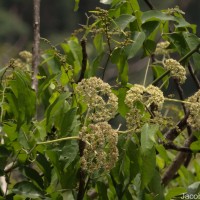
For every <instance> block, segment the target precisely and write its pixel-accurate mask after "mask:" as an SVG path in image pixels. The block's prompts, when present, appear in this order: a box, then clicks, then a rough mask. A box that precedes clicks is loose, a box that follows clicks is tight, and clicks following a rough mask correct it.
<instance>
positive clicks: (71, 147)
mask: <svg viewBox="0 0 200 200" xmlns="http://www.w3.org/2000/svg"><path fill="white" fill-rule="evenodd" d="M78 152H79V148H78V142H77V141H66V142H65V144H64V147H63V148H62V150H61V152H60V158H59V160H60V161H64V163H65V164H64V170H65V169H66V168H68V166H69V165H71V163H72V162H73V161H74V160H75V159H76V157H77V155H78Z"/></svg>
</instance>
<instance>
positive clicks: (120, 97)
mask: <svg viewBox="0 0 200 200" xmlns="http://www.w3.org/2000/svg"><path fill="white" fill-rule="evenodd" d="M127 90H128V89H127V88H120V89H119V90H118V94H117V97H118V111H119V113H120V115H122V116H123V117H125V115H126V113H127V112H128V110H129V109H128V107H127V105H126V104H125V103H124V100H125V97H126V92H127Z"/></svg>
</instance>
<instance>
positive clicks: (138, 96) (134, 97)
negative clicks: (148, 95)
mask: <svg viewBox="0 0 200 200" xmlns="http://www.w3.org/2000/svg"><path fill="white" fill-rule="evenodd" d="M144 91H145V87H144V86H142V85H138V84H135V85H134V86H133V87H131V88H130V90H129V91H128V92H127V94H126V98H125V104H126V105H127V106H128V107H129V108H133V107H135V105H134V103H135V102H137V101H140V102H142V100H143V93H144Z"/></svg>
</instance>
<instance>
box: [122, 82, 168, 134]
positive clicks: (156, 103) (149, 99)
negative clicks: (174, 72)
mask: <svg viewBox="0 0 200 200" xmlns="http://www.w3.org/2000/svg"><path fill="white" fill-rule="evenodd" d="M138 101H139V102H141V103H142V104H143V105H144V106H146V108H149V107H150V109H151V108H152V107H151V106H153V107H154V109H155V110H160V109H161V108H162V106H163V103H164V96H163V93H162V91H161V90H160V89H159V88H158V87H156V86H153V85H149V86H148V87H147V88H145V87H144V86H142V85H138V84H135V85H134V86H133V87H132V88H131V89H130V90H129V91H128V92H127V94H126V98H125V104H126V105H127V106H128V107H129V108H130V110H129V112H128V113H127V114H126V123H127V128H128V129H129V130H133V131H135V132H137V131H139V130H140V129H141V127H142V126H143V125H144V123H146V122H147V121H149V120H150V114H149V113H148V112H144V110H140V108H138V107H137V105H136V102H138ZM143 109H145V107H144V108H143Z"/></svg>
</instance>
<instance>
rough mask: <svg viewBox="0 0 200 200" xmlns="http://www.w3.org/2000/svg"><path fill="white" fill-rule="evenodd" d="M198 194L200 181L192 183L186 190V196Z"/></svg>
mask: <svg viewBox="0 0 200 200" xmlns="http://www.w3.org/2000/svg"><path fill="white" fill-rule="evenodd" d="M199 192H200V181H198V182H195V183H192V184H191V185H189V186H188V188H187V193H188V194H198V193H199Z"/></svg>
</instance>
